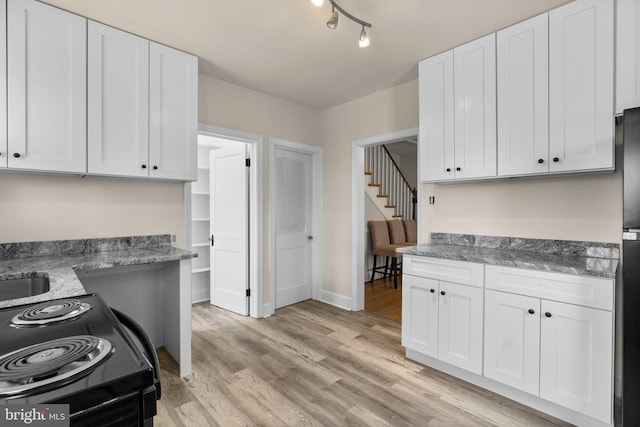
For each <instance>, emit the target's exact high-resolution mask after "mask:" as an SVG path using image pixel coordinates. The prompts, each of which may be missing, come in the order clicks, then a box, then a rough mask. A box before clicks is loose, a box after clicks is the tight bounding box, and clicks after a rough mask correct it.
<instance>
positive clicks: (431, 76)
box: [418, 50, 455, 181]
mask: <svg viewBox="0 0 640 427" xmlns="http://www.w3.org/2000/svg"><path fill="white" fill-rule="evenodd" d="M418 70H419V86H420V89H419V102H420V145H419V151H420V181H445V180H449V179H453V177H454V172H453V171H454V169H455V166H454V161H453V155H454V138H453V132H454V129H453V51H452V50H450V51H447V52H444V53H441V54H439V55H436V56H433V57H431V58H428V59H425V60H424V61H421V62H420V63H419V65H418Z"/></svg>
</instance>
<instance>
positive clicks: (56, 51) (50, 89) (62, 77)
mask: <svg viewBox="0 0 640 427" xmlns="http://www.w3.org/2000/svg"><path fill="white" fill-rule="evenodd" d="M7 15H8V19H7V22H8V28H7V58H8V64H7V75H8V76H7V78H8V107H9V108H8V123H9V124H10V125H9V126H8V128H9V129H8V146H9V154H10V156H9V161H8V164H9V167H10V168H16V169H33V170H48V171H64V172H78V173H86V170H87V158H86V157H87V156H86V153H87V132H86V128H87V125H86V123H87V117H86V111H87V20H86V19H85V18H82V17H80V16H78V15H74V14H71V13H68V12H65V11H63V10H61V9H57V8H54V7H51V6H48V5H46V4H43V3H40V2H38V1H35V0H9V2H8V9H7Z"/></svg>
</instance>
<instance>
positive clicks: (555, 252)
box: [398, 233, 620, 279]
mask: <svg viewBox="0 0 640 427" xmlns="http://www.w3.org/2000/svg"><path fill="white" fill-rule="evenodd" d="M398 251H399V252H402V253H403V254H405V255H419V256H425V257H432V258H441V259H450V260H458V261H468V262H477V263H482V264H490V265H502V266H506V267H517V268H525V269H529V270H539V271H551V272H556V273H566V274H576V275H582V276H595V277H604V278H609V279H615V277H616V270H617V268H618V261H619V258H620V247H619V245H618V244H615V243H598V242H577V241H565V240H544V239H525V238H513V237H495V236H476V235H469V234H449V233H432V235H431V243H430V244H424V245H418V246H408V247H406V248H401V249H399V250H398Z"/></svg>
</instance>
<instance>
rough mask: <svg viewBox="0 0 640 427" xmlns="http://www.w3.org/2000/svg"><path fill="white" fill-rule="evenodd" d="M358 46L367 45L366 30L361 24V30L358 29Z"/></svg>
mask: <svg viewBox="0 0 640 427" xmlns="http://www.w3.org/2000/svg"><path fill="white" fill-rule="evenodd" d="M358 46H359V47H367V46H369V36H368V35H367V32H366V31H365V30H364V25H363V26H362V31H360V40H358Z"/></svg>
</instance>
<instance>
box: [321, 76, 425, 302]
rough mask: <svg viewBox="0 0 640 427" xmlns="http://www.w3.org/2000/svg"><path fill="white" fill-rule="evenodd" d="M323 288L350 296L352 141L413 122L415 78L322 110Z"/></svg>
mask: <svg viewBox="0 0 640 427" xmlns="http://www.w3.org/2000/svg"><path fill="white" fill-rule="evenodd" d="M323 125H324V128H325V139H324V145H323V147H324V182H323V188H324V202H323V204H324V210H323V219H324V224H323V226H324V242H323V243H324V253H323V263H324V269H323V272H324V275H323V276H324V277H323V281H324V286H323V290H324V291H328V292H333V293H336V294H340V295H344V296H347V297H350V296H351V142H352V141H354V140H356V139H361V138H366V137H369V136H376V135H381V134H385V133H388V132H392V131H396V130H400V129H406V128H411V127H415V126H417V125H418V81H417V80H414V81H411V82H408V83H405V84H402V85H400V86H396V87H394V88H391V89H387V90H384V91H381V92H377V93H374V94H371V95H368V96H365V97H363V98H360V99H357V100H355V101H352V102H349V103H346V104H343V105H339V106H337V107H334V108H331V109H328V110H326V111H324V112H323Z"/></svg>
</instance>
